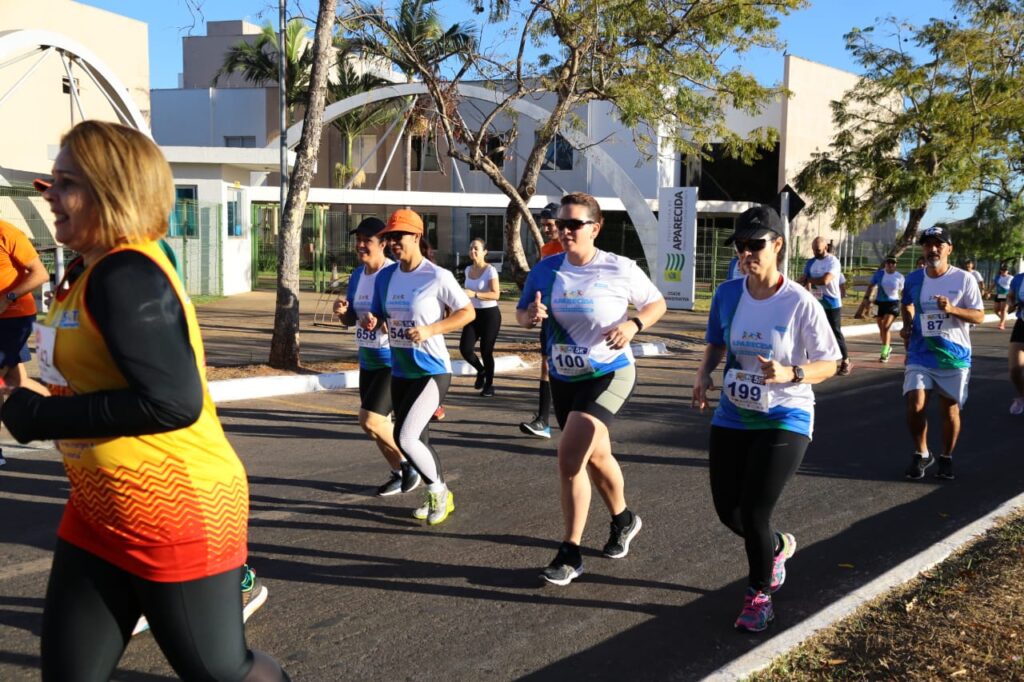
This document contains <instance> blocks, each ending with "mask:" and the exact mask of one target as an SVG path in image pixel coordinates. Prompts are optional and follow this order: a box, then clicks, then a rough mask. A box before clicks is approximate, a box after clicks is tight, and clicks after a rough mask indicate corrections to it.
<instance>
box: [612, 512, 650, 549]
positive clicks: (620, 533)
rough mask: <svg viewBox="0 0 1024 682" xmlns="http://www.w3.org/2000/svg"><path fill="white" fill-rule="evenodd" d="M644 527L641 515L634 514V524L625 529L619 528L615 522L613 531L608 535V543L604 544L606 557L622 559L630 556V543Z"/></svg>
mask: <svg viewBox="0 0 1024 682" xmlns="http://www.w3.org/2000/svg"><path fill="white" fill-rule="evenodd" d="M643 525H644V524H643V522H642V521H641V520H640V515H639V514H633V523H631V524H629V525H628V526H626V527H625V528H619V527H618V526H616V525H615V522H614V521H613V522H612V524H611V526H612V531H611V533H610V534H609V535H608V542H606V543H605V544H604V555H605V556H606V557H608V558H609V559H621V558H622V557H624V556H626V555H627V554H629V543H630V542H631V541H632V540H633V538H635V537H636V534H637V533H639V532H640V529H641V528H643Z"/></svg>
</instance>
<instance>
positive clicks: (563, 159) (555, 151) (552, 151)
mask: <svg viewBox="0 0 1024 682" xmlns="http://www.w3.org/2000/svg"><path fill="white" fill-rule="evenodd" d="M541 170H572V145H571V144H569V143H568V142H567V141H566V139H565V138H564V137H562V136H561V135H559V134H557V133H556V134H555V139H553V140H552V141H551V144H549V145H548V150H547V152H546V153H545V154H544V164H543V165H542V166H541Z"/></svg>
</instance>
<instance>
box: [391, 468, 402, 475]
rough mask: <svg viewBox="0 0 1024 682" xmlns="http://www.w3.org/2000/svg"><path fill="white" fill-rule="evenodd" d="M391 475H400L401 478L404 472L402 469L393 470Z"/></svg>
mask: <svg viewBox="0 0 1024 682" xmlns="http://www.w3.org/2000/svg"><path fill="white" fill-rule="evenodd" d="M391 473H393V474H398V475H399V476H401V475H402V470H401V469H392V470H391Z"/></svg>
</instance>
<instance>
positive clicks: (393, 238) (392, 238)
mask: <svg viewBox="0 0 1024 682" xmlns="http://www.w3.org/2000/svg"><path fill="white" fill-rule="evenodd" d="M410 234H412V232H388V233H387V234H385V235H384V239H386V240H388V241H389V242H398V241H401V240H402V237H408V236H409V235H410Z"/></svg>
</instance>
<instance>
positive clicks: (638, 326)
mask: <svg viewBox="0 0 1024 682" xmlns="http://www.w3.org/2000/svg"><path fill="white" fill-rule="evenodd" d="M629 321H630V322H632V323H633V324H635V325H636V331H637V333H638V334H639V333H640V332H642V331H643V330H644V323H643V320H641V319H640V318H639V317H631V318H629Z"/></svg>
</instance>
